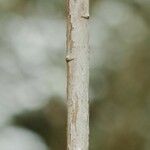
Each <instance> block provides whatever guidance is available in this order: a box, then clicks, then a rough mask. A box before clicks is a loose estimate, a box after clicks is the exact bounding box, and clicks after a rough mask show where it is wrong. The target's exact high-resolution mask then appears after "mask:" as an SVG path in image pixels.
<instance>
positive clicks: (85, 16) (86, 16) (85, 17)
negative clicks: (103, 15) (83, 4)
mask: <svg viewBox="0 0 150 150" xmlns="http://www.w3.org/2000/svg"><path fill="white" fill-rule="evenodd" d="M81 18H84V19H89V18H90V16H89V15H82V16H81Z"/></svg>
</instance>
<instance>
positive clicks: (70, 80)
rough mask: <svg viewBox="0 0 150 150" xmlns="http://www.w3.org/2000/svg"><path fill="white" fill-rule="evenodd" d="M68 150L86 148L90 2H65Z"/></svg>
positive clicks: (73, 0)
mask: <svg viewBox="0 0 150 150" xmlns="http://www.w3.org/2000/svg"><path fill="white" fill-rule="evenodd" d="M67 4H68V6H67V9H68V14H67V16H68V17H67V56H66V62H67V104H68V127H67V149H68V150H88V145H89V101H88V99H89V98H88V88H89V37H88V20H89V0H67Z"/></svg>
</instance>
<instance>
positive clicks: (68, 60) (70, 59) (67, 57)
mask: <svg viewBox="0 0 150 150" xmlns="http://www.w3.org/2000/svg"><path fill="white" fill-rule="evenodd" d="M72 60H74V58H73V57H71V56H69V55H68V56H66V62H67V63H68V62H70V61H72Z"/></svg>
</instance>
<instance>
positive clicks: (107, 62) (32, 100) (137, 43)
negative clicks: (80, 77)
mask: <svg viewBox="0 0 150 150" xmlns="http://www.w3.org/2000/svg"><path fill="white" fill-rule="evenodd" d="M90 11H91V20H90V47H91V50H90V55H91V70H90V74H91V77H90V150H149V149H150V79H149V78H150V0H91V3H90ZM65 12H66V8H65V1H62V0H0V150H20V149H21V150H65V149H66V115H67V114H66V98H65V97H66V96H65V89H66V88H65V87H66V66H65V61H64V58H65V53H66V47H65V41H66V23H65V22H66V18H65Z"/></svg>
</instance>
